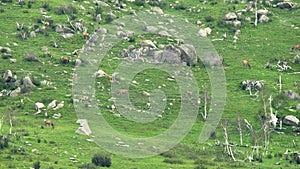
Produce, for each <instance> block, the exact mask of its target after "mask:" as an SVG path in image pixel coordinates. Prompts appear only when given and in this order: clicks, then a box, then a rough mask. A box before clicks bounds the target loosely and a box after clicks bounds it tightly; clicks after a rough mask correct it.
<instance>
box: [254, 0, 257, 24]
mask: <svg viewBox="0 0 300 169" xmlns="http://www.w3.org/2000/svg"><path fill="white" fill-rule="evenodd" d="M254 8H255V21H254V26H257V20H258V16H257V0H255V1H254Z"/></svg>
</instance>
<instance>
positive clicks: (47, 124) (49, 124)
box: [44, 119, 54, 129]
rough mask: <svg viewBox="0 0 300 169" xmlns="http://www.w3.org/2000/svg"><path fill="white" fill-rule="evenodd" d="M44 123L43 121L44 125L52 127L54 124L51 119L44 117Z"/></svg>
mask: <svg viewBox="0 0 300 169" xmlns="http://www.w3.org/2000/svg"><path fill="white" fill-rule="evenodd" d="M44 123H45V125H46V126H50V127H52V128H53V129H54V124H53V122H52V121H51V120H48V119H44Z"/></svg>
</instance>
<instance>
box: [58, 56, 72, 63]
mask: <svg viewBox="0 0 300 169" xmlns="http://www.w3.org/2000/svg"><path fill="white" fill-rule="evenodd" d="M60 61H61V63H64V64H66V63H69V62H70V59H69V57H67V56H62V57H61V58H60Z"/></svg>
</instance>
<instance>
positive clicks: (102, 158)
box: [92, 154, 111, 167]
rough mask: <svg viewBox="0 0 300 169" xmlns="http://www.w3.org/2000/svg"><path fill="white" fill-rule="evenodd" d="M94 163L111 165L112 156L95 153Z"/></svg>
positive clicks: (103, 165) (104, 165) (105, 165)
mask: <svg viewBox="0 0 300 169" xmlns="http://www.w3.org/2000/svg"><path fill="white" fill-rule="evenodd" d="M92 163H93V164H95V165H96V166H101V167H110V166H111V158H110V157H109V156H108V155H103V154H94V156H93V158H92Z"/></svg>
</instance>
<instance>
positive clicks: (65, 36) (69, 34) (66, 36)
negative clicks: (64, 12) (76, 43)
mask: <svg viewBox="0 0 300 169" xmlns="http://www.w3.org/2000/svg"><path fill="white" fill-rule="evenodd" d="M73 36H74V34H72V33H65V34H63V35H62V37H63V38H64V39H68V38H72V37H73Z"/></svg>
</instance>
